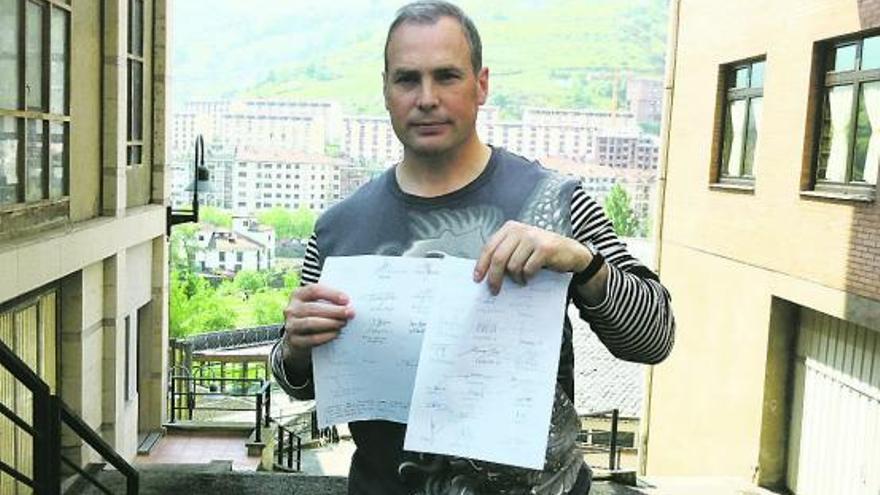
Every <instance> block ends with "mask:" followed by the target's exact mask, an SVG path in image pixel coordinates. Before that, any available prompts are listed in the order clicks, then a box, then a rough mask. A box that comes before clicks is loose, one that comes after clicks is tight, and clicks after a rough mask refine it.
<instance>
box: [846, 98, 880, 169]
mask: <svg viewBox="0 0 880 495" xmlns="http://www.w3.org/2000/svg"><path fill="white" fill-rule="evenodd" d="M856 126H857V127H856V145H855V150H854V153H855V155H854V156H853V171H852V179H851V180H853V181H858V182H867V183H869V184H876V183H877V164H878V162H880V82H873V83H868V84H863V85H862V89H861V91H860V94H859V113H858V116H857V120H856Z"/></svg>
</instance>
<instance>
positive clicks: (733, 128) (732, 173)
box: [721, 100, 746, 177]
mask: <svg viewBox="0 0 880 495" xmlns="http://www.w3.org/2000/svg"><path fill="white" fill-rule="evenodd" d="M745 117H746V101H745V100H736V101H733V102H731V103H730V105H729V107H728V109H727V116H726V118H725V122H724V147H723V149H722V158H721V175H722V176H725V177H739V175H740V169H741V167H742V144H743V142H742V140H743V124H744V123H745V122H744V121H745Z"/></svg>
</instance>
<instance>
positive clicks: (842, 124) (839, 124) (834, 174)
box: [816, 86, 853, 182]
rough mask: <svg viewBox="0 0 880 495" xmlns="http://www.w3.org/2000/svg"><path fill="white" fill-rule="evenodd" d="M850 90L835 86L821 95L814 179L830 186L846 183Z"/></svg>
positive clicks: (851, 92) (850, 112)
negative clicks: (820, 118)
mask: <svg viewBox="0 0 880 495" xmlns="http://www.w3.org/2000/svg"><path fill="white" fill-rule="evenodd" d="M852 98H853V87H852V86H835V87H833V88H831V89H830V90H828V92H827V94H826V95H825V103H824V108H823V109H822V134H821V136H820V137H819V162H818V166H817V167H816V174H817V175H816V178H817V179H819V180H827V181H833V182H843V181H844V180H846V161H847V158H848V157H849V149H850V131H851V129H852Z"/></svg>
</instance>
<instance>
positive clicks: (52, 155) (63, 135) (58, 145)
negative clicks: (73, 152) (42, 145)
mask: <svg viewBox="0 0 880 495" xmlns="http://www.w3.org/2000/svg"><path fill="white" fill-rule="evenodd" d="M66 145H67V124H65V123H64V122H50V123H49V197H50V198H52V199H54V198H60V197H61V196H64V170H65V168H67V167H66V166H65V165H66V163H65V161H66V160H65V153H64V149H65V148H66Z"/></svg>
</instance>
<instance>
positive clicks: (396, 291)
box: [312, 256, 444, 428]
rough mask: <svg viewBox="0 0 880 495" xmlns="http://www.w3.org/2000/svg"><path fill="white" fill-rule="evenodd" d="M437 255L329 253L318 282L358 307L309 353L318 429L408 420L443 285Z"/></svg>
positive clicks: (354, 306)
mask: <svg viewBox="0 0 880 495" xmlns="http://www.w3.org/2000/svg"><path fill="white" fill-rule="evenodd" d="M439 261H440V260H437V259H427V258H404V257H388V256H349V257H328V258H327V259H326V260H324V266H323V268H322V269H321V279H320V283H321V284H326V285H327V286H329V287H333V288H335V289H339V290H341V291H343V292H345V293H346V294H347V295H348V297H349V299H350V301H351V305H352V307H353V308H354V311H355V317H354V319H352V320H350V321H349V322H348V324H347V325H346V326H345V328H343V329H342V332H340V334H339V337H338V338H336V339H335V340H333V341H331V342H329V343H327V344H325V345H322V346H319V347H316V348H315V349H313V350H312V362H313V363H314V380H315V399H316V404H317V410H318V426H319V427H321V428H324V427H326V426H329V425H333V424H339V423H345V422H348V421H358V420H365V419H384V420H388V421H395V422H398V423H406V420H407V417H408V416H409V404H410V399H411V398H412V387H413V380H415V374H416V367H417V366H418V362H419V350H420V349H421V345H422V334H423V333H424V332H425V328H426V326H427V321H428V317H429V316H428V313H429V312H430V311H431V310H432V308H431V304H433V302H432V301H433V297H434V296H433V289H434V288H435V287H437V286H438V285H442V284H443V283H444V281H441V280H438V278H439V277H440V272H439V270H438V268H437V266H438V264H439V263H438V262H439Z"/></svg>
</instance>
